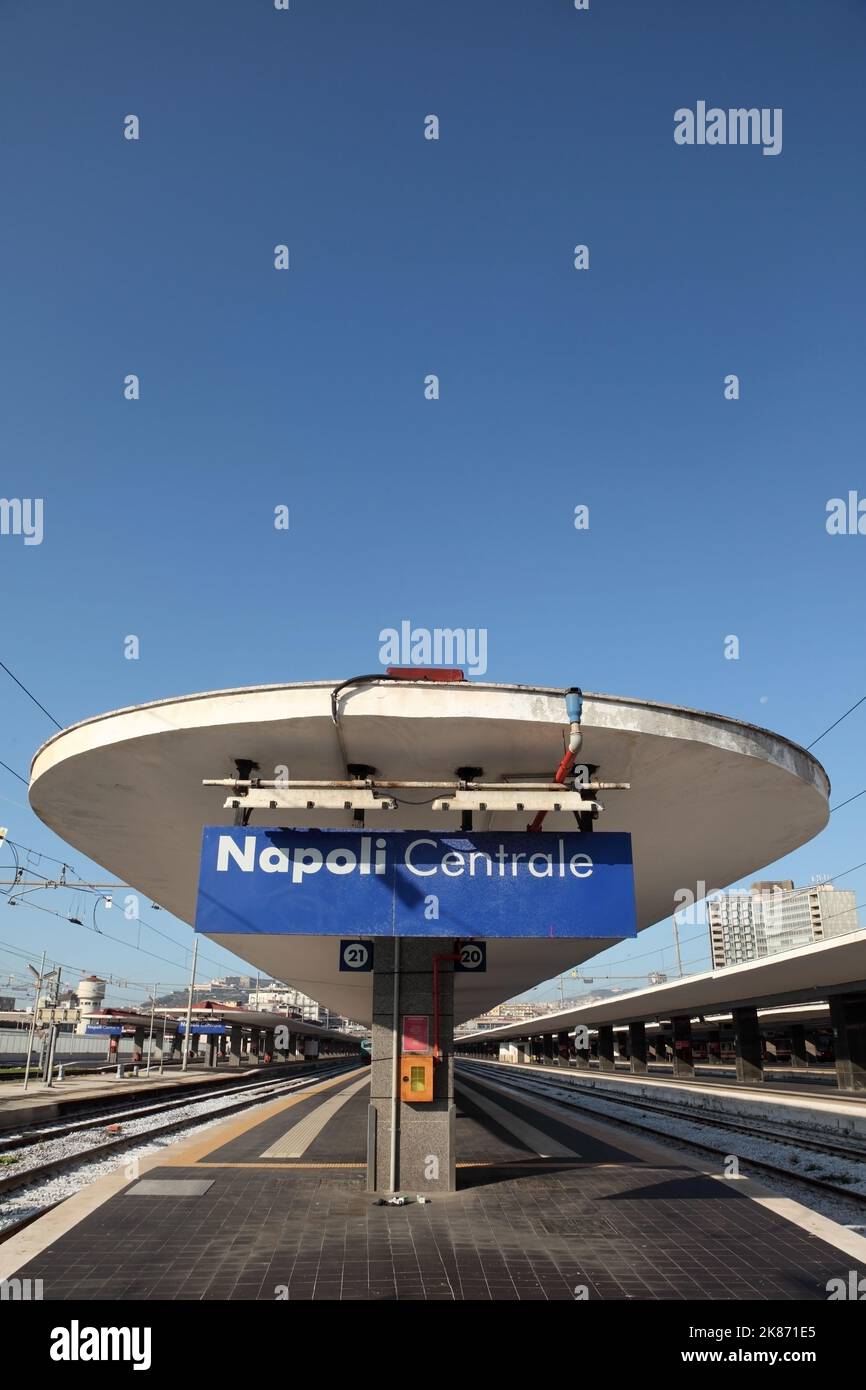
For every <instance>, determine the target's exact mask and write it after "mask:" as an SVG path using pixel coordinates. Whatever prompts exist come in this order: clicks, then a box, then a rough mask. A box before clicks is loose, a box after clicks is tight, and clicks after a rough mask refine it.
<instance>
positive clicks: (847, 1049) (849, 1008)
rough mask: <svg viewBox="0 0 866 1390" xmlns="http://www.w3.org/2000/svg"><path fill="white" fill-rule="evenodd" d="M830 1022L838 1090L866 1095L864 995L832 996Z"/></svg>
mask: <svg viewBox="0 0 866 1390" xmlns="http://www.w3.org/2000/svg"><path fill="white" fill-rule="evenodd" d="M830 1022H831V1023H832V1025H833V1041H834V1044H835V1048H836V1084H837V1086H838V1087H839V1090H840V1091H866V994H837V995H834V996H832V997H831V999H830Z"/></svg>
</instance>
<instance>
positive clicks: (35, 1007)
mask: <svg viewBox="0 0 866 1390" xmlns="http://www.w3.org/2000/svg"><path fill="white" fill-rule="evenodd" d="M27 969H28V970H29V971H30V973H31V974H32V975H36V997H35V999H34V1000H33V1017H32V1018H31V1020H30V1034H29V1036H28V1038H27V1061H26V1063H25V1064H24V1090H25V1091H26V1090H27V1085H28V1083H29V1081H30V1058H31V1055H32V1053H33V1034H34V1033H35V1032H36V1014H37V1012H38V1009H39V991H40V990H41V988H42V977H43V975H44V974H45V952H44V951H43V952H42V960H41V961H40V962H39V973H38V974H37V972H36V967H35V966H33V965H28V967H27Z"/></svg>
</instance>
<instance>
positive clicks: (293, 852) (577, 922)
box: [195, 826, 637, 938]
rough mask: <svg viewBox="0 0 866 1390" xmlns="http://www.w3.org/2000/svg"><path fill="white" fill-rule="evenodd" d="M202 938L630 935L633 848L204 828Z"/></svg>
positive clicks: (578, 840) (626, 841) (602, 839)
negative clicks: (262, 936)
mask: <svg viewBox="0 0 866 1390" xmlns="http://www.w3.org/2000/svg"><path fill="white" fill-rule="evenodd" d="M195 929H196V931H198V932H203V933H205V934H206V935H208V936H219V935H257V934H261V935H267V936H273V935H298V936H342V937H347V936H348V935H349V934H350V933H354V934H356V935H357V936H448V937H454V936H458V937H459V936H467V937H469V936H471V937H482V938H483V937H554V938H556V937H624V936H636V935H637V927H636V921H635V902H634V876H633V872H632V858H631V837H630V836H629V835H625V834H619V833H616V834H613V833H611V834H608V833H601V834H580V833H577V832H574V833H569V832H563V833H560V832H558V831H549V832H548V833H547V834H534V835H530V834H527V833H525V832H522V831H508V830H505V831H499V832H484V833H477V834H476V833H474V832H471V833H469V834H466V833H463V832H457V833H450V834H438V833H436V832H435V831H427V830H417V831H369V830H283V829H272V830H268V829H260V828H258V827H256V828H255V829H253V828H251V827H249V826H231V827H226V826H208V827H207V828H206V829H205V831H204V837H203V843H202V857H201V873H200V878H199V890H198V903H197V908H196V921H195Z"/></svg>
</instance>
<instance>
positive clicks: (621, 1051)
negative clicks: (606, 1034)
mask: <svg viewBox="0 0 866 1390" xmlns="http://www.w3.org/2000/svg"><path fill="white" fill-rule="evenodd" d="M615 1036H616V1053H617V1056H618V1057H619V1060H620V1061H621V1062H627V1061H628V1034H627V1033H617V1034H616V1035H615Z"/></svg>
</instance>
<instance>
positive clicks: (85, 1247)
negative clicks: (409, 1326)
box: [0, 1068, 866, 1302]
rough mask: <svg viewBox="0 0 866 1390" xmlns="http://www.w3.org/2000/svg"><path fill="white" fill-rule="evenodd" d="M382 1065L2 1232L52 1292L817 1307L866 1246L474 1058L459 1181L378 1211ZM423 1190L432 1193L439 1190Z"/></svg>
mask: <svg viewBox="0 0 866 1390" xmlns="http://www.w3.org/2000/svg"><path fill="white" fill-rule="evenodd" d="M368 1080H369V1072H368V1071H366V1070H365V1071H364V1072H361V1073H359V1072H357V1071H352V1072H350V1073H348V1074H347V1075H343V1076H339V1077H334V1078H329V1079H324V1080H323V1081H322V1082H321V1083H320V1084H318V1085H316V1086H315V1087H313V1088H311V1089H310V1090H309V1091H305V1092H304V1094H303V1095H300V1096H295V1097H288V1098H282V1099H279V1100H274V1101H272V1102H269V1103H268V1104H267V1105H265V1106H263V1107H261V1108H259V1109H257V1111H256V1112H255V1113H254V1114H245V1115H240V1116H234V1117H233V1118H231V1119H228V1120H226V1121H225V1122H224V1123H222V1124H220V1125H218V1126H214V1127H213V1128H211V1129H209V1130H208V1131H206V1132H204V1133H202V1134H199V1135H198V1136H196V1137H194V1138H192V1139H189V1140H187V1141H185V1142H183V1143H181V1144H178V1145H176V1146H172V1148H171V1150H170V1151H169V1156H168V1157H166V1156H165V1152H163V1153H162V1154H160V1155H159V1156H158V1157H156V1158H154V1159H153V1160H149V1161H148V1162H146V1163H142V1164H141V1170H140V1173H139V1175H138V1176H137V1177H135V1178H134V1179H133V1180H130V1177H129V1175H127V1174H125V1173H123V1172H118V1173H115V1174H112V1175H111V1176H110V1177H109V1178H103V1179H101V1180H100V1181H98V1182H97V1183H95V1184H93V1185H92V1186H91V1187H89V1188H87V1189H85V1190H84V1191H82V1192H81V1193H79V1194H77V1195H76V1196H75V1197H72V1198H70V1199H69V1200H68V1201H66V1202H64V1203H63V1204H62V1205H61V1206H60V1207H58V1208H56V1209H55V1210H54V1211H52V1212H50V1213H48V1214H47V1215H45V1216H43V1217H41V1218H40V1219H39V1220H37V1221H35V1222H34V1223H33V1224H32V1225H30V1226H29V1227H27V1229H25V1230H23V1231H20V1232H18V1233H17V1234H16V1235H14V1236H13V1237H11V1239H9V1240H8V1241H6V1242H5V1243H4V1244H3V1245H0V1278H3V1279H8V1278H12V1277H13V1276H15V1277H20V1278H22V1279H26V1278H30V1279H41V1280H42V1281H43V1285H44V1295H43V1296H44V1299H45V1300H47V1301H51V1300H59V1301H64V1300H70V1301H77V1300H121V1301H123V1300H135V1301H137V1300H148V1299H162V1300H228V1299H232V1300H269V1301H273V1300H277V1301H279V1300H284V1299H288V1300H332V1301H337V1300H341V1301H345V1300H366V1301H390V1300H400V1301H403V1300H442V1301H451V1302H455V1301H464V1300H473V1301H474V1300H485V1301H489V1300H492V1301H500V1300H521V1301H523V1300H556V1301H560V1300H565V1301H574V1300H576V1299H584V1298H585V1299H589V1300H599V1299H601V1300H647V1299H648V1300H692V1299H697V1300H707V1301H712V1302H718V1301H724V1300H733V1299H737V1300H743V1299H751V1300H762V1301H763V1300H793V1301H797V1300H820V1301H825V1300H826V1299H827V1284H828V1281H829V1280H831V1279H837V1278H839V1277H840V1276H841V1277H847V1275H848V1272H849V1271H850V1270H856V1271H857V1275H858V1277H863V1276H864V1275H866V1239H864V1238H863V1237H862V1236H860V1235H857V1234H856V1233H855V1232H853V1231H851V1230H848V1229H846V1228H844V1227H842V1226H839V1225H837V1224H835V1223H834V1222H831V1221H828V1220H827V1219H825V1218H823V1217H821V1216H818V1215H817V1214H816V1213H814V1212H811V1211H808V1210H807V1209H806V1208H804V1207H802V1206H800V1205H799V1204H798V1203H796V1202H793V1201H789V1200H787V1199H783V1198H780V1197H778V1196H775V1195H772V1194H769V1193H768V1192H767V1190H766V1189H765V1188H763V1187H762V1186H761V1185H759V1184H756V1183H754V1182H753V1181H752V1180H749V1179H742V1180H728V1179H725V1178H723V1176H722V1175H721V1173H718V1174H716V1173H714V1172H710V1171H709V1170H708V1169H706V1168H705V1167H702V1166H701V1164H700V1163H699V1162H698V1161H697V1160H692V1159H690V1158H687V1157H684V1156H683V1155H682V1154H681V1153H680V1152H678V1151H676V1150H673V1149H670V1148H666V1147H663V1146H662V1145H660V1144H658V1143H657V1142H655V1141H650V1140H646V1139H644V1138H643V1137H641V1136H636V1135H632V1134H631V1133H625V1132H622V1131H619V1130H617V1129H616V1128H615V1127H614V1126H611V1125H608V1124H605V1123H604V1122H603V1121H599V1120H597V1119H596V1118H587V1117H586V1116H575V1115H574V1114H573V1113H569V1112H568V1111H567V1110H566V1109H565V1108H564V1107H562V1106H560V1105H557V1104H556V1103H555V1102H554V1101H551V1100H549V1099H542V1098H539V1099H537V1100H536V1099H535V1098H529V1099H528V1098H526V1097H525V1096H522V1095H521V1096H519V1097H517V1096H515V1095H514V1094H513V1093H509V1091H508V1088H507V1085H506V1084H503V1082H502V1081H500V1082H499V1083H497V1082H496V1081H495V1079H493V1080H491V1081H487V1080H486V1079H479V1078H478V1077H477V1076H476V1075H475V1074H474V1073H471V1074H470V1073H465V1072H462V1071H461V1069H460V1068H458V1069H457V1087H456V1096H457V1118H456V1134H457V1154H458V1167H457V1172H458V1190H457V1192H456V1193H453V1194H448V1195H444V1194H443V1195H431V1196H430V1197H429V1199H428V1201H427V1202H426V1203H424V1204H420V1203H419V1202H418V1201H417V1200H416V1198H417V1196H418V1194H416V1193H415V1192H411V1193H406V1194H405V1195H406V1196H407V1197H409V1198H411V1199H412V1200H411V1201H410V1203H409V1204H408V1205H406V1206H402V1207H393V1206H387V1205H381V1206H380V1205H377V1198H376V1197H375V1196H374V1195H372V1194H370V1193H368V1192H367V1191H366V1190H365V1189H366V1167H365V1151H366V1132H367V1106H368ZM421 1195H424V1194H421Z"/></svg>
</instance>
